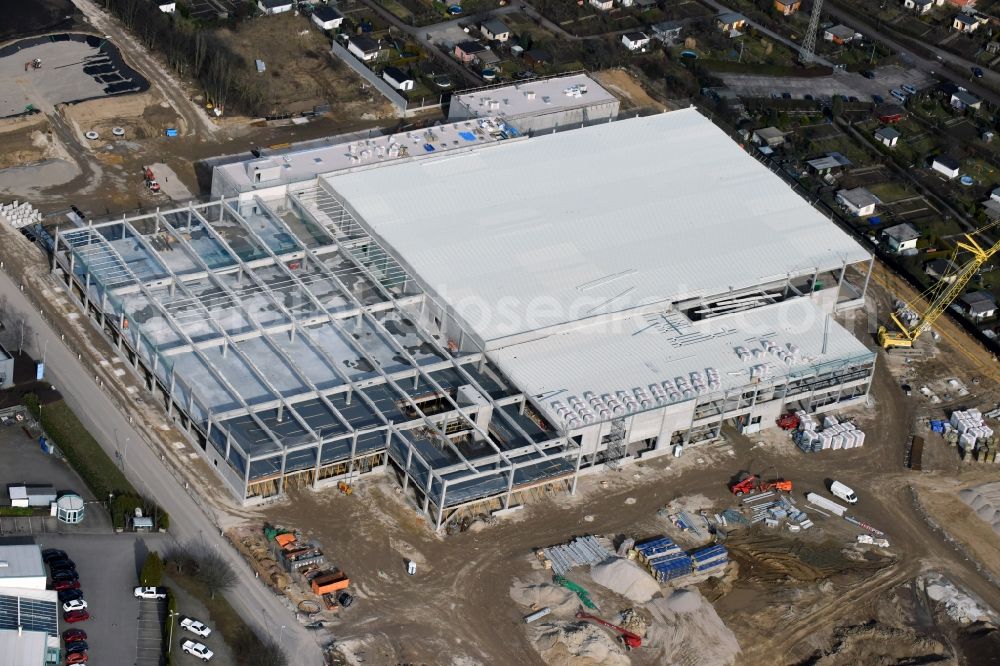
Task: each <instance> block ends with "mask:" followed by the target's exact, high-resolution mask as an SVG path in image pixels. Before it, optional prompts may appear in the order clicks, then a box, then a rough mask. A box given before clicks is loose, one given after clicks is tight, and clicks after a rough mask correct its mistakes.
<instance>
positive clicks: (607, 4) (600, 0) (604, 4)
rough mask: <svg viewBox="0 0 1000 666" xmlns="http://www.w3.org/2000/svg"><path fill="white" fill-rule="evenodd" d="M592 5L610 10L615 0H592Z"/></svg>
mask: <svg viewBox="0 0 1000 666" xmlns="http://www.w3.org/2000/svg"><path fill="white" fill-rule="evenodd" d="M590 6H591V7H594V8H595V9H599V10H601V11H602V12H610V11H611V8H612V7H614V6H615V3H614V1H613V0H590Z"/></svg>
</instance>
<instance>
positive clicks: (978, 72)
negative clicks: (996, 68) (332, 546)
mask: <svg viewBox="0 0 1000 666" xmlns="http://www.w3.org/2000/svg"><path fill="white" fill-rule="evenodd" d="M972 75H973V76H975V77H976V78H977V79H981V78H983V70H982V68H980V67H973V68H972Z"/></svg>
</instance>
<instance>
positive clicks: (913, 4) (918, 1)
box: [903, 0, 944, 14]
mask: <svg viewBox="0 0 1000 666" xmlns="http://www.w3.org/2000/svg"><path fill="white" fill-rule="evenodd" d="M943 2H944V0H903V7H904V8H906V9H912V10H913V11H914V12H916V13H917V14H926V13H927V12H929V11H930V10H932V9H934V7H939V6H941V4H942V3H943Z"/></svg>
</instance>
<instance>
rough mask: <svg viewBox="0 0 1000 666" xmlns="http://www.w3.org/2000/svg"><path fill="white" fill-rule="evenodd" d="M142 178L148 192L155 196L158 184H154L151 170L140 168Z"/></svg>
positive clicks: (158, 189) (158, 188)
mask: <svg viewBox="0 0 1000 666" xmlns="http://www.w3.org/2000/svg"><path fill="white" fill-rule="evenodd" d="M142 176H143V178H145V180H146V187H148V188H149V191H150V192H152V193H154V194H156V193H157V192H159V191H160V184H159V183H158V182H156V176H155V175H153V170H152V169H150V168H149V167H147V166H144V167H142Z"/></svg>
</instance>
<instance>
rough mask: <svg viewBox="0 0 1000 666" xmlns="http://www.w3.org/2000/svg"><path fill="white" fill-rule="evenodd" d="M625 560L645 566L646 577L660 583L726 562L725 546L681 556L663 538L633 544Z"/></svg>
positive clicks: (673, 544)
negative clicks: (647, 575)
mask: <svg viewBox="0 0 1000 666" xmlns="http://www.w3.org/2000/svg"><path fill="white" fill-rule="evenodd" d="M629 558H630V559H633V560H636V561H637V562H639V564H642V565H643V566H645V567H646V570H647V571H649V574H650V575H651V576H652V577H653V578H655V579H656V580H657V581H659V582H661V583H666V582H667V581H675V580H677V579H679V578H683V577H685V576H690V575H692V574H702V573H706V572H709V571H712V570H714V569H716V568H718V567H724V566H725V565H726V563H727V562H729V554H728V552H727V551H726V548H725V546H719V545H715V546H708V547H706V548H701V549H699V550H696V551H693V552H691V553H685V552H684V551H683V550H682V549H681V547H680V546H678V545H677V544H676V543H674V542H673V540H672V539H671V538H670V537H667V536H660V537H655V538H653V539H649V540H647V541H643V542H642V543H637V544H636V545H635V547H634V548H632V549H631V550H630V551H629Z"/></svg>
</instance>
